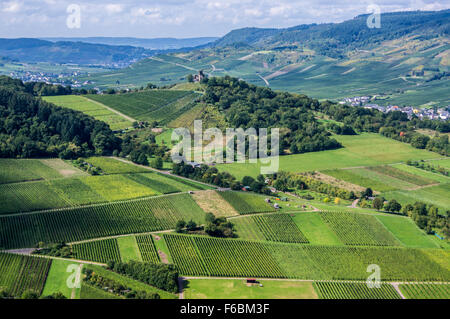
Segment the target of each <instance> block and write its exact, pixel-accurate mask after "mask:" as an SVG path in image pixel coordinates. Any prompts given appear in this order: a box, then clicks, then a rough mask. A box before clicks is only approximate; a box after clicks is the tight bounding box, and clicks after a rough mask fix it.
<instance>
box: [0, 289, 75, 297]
mask: <svg viewBox="0 0 450 319" xmlns="http://www.w3.org/2000/svg"><path fill="white" fill-rule="evenodd" d="M15 298H16V297H15V296H14V295H13V294H11V293H10V292H9V291H8V290H6V289H3V288H0V299H15ZM20 299H39V294H38V293H37V292H36V291H34V290H31V289H29V290H26V291H24V292H23V293H22V295H21V296H20ZM40 299H67V298H66V296H64V295H63V294H62V293H60V292H55V293H53V294H51V295H48V296H42V297H40Z"/></svg>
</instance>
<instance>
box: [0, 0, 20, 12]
mask: <svg viewBox="0 0 450 319" xmlns="http://www.w3.org/2000/svg"><path fill="white" fill-rule="evenodd" d="M21 7H22V4H21V3H19V2H16V1H11V2H7V3H5V6H4V7H3V10H2V11H3V12H8V13H15V12H19V11H20V9H21Z"/></svg>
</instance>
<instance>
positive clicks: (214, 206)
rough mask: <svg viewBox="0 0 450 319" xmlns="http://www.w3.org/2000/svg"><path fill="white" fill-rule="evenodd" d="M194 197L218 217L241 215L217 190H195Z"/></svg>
mask: <svg viewBox="0 0 450 319" xmlns="http://www.w3.org/2000/svg"><path fill="white" fill-rule="evenodd" d="M192 198H193V199H194V200H195V201H196V203H197V204H198V205H199V206H200V207H201V208H202V209H203V210H204V211H205V212H208V213H213V214H214V215H215V216H216V217H230V216H236V215H239V214H238V212H237V211H236V210H235V209H234V208H233V206H231V205H230V204H229V203H228V202H227V201H226V200H225V199H224V198H223V197H222V196H220V195H219V194H218V193H217V192H216V191H213V190H209V191H203V192H195V193H194V194H193V195H192Z"/></svg>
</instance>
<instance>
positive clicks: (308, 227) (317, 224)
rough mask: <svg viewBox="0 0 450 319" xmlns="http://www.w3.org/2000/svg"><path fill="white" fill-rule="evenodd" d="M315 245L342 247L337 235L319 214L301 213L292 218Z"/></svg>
mask: <svg viewBox="0 0 450 319" xmlns="http://www.w3.org/2000/svg"><path fill="white" fill-rule="evenodd" d="M292 219H293V220H294V222H295V223H296V224H297V226H298V227H299V228H300V230H301V231H302V233H303V234H304V235H305V236H306V238H307V239H308V241H309V242H310V243H311V244H313V245H342V242H341V241H340V240H339V238H338V237H337V236H336V234H335V233H334V232H333V231H332V230H331V229H330V228H329V227H328V226H327V225H326V224H325V223H324V221H323V220H322V218H320V215H319V214H318V213H300V214H295V215H294V217H293V218H292Z"/></svg>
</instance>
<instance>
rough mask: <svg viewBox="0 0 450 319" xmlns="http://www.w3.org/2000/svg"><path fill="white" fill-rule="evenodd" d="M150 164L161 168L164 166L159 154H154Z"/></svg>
mask: <svg viewBox="0 0 450 319" xmlns="http://www.w3.org/2000/svg"><path fill="white" fill-rule="evenodd" d="M151 166H152V167H153V168H156V169H162V168H163V166H164V162H163V159H162V158H161V157H160V156H156V157H155V158H154V159H153V160H152V163H151Z"/></svg>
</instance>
